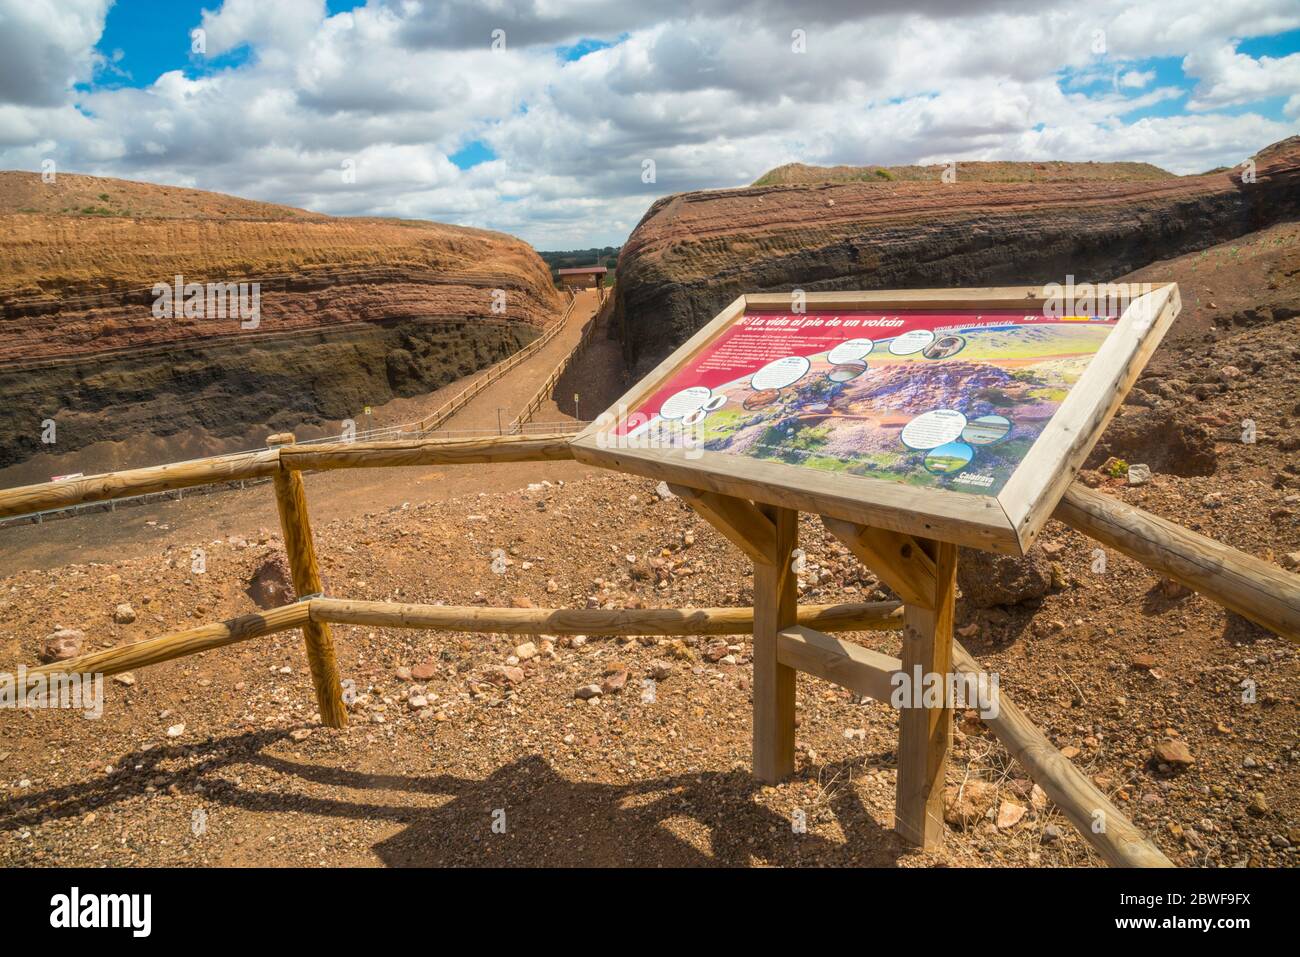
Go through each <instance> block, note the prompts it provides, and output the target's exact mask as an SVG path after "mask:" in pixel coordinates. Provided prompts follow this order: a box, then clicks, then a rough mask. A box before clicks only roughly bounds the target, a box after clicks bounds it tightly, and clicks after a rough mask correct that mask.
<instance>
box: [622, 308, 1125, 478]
mask: <svg viewBox="0 0 1300 957" xmlns="http://www.w3.org/2000/svg"><path fill="white" fill-rule="evenodd" d="M1117 318H1118V317H1117V316H1113V315H1102V316H1065V317H1061V318H1050V317H1046V316H1043V315H1041V314H1039V315H1026V314H1025V313H1024V312H1023V310H1022V311H1019V312H1016V311H1010V310H997V311H986V312H973V311H972V312H965V311H952V310H949V311H938V310H927V311H914V312H890V313H866V312H859V313H850V314H830V313H826V314H821V313H810V314H807V315H792V314H780V313H762V312H746V313H745V315H743V316H742V317H741V318H740V319H739V320H737V321H736V322H735V323H734V324H732V325H731V326H730V327H729V328H728V329H727V330H726V331H725V332H723V333H722V334H721V335H720V336H718V337H717V339H715V340H714V341H713V342H712V343H710V344H709V345H708V347H707V348H705V349H703V350H701V351H700V352H699V353H697V354H696V355H695V356H693V357H692V358H691V359H690V361H688V362H687V363H686V364H685V365H684V366H683V367H682V368H681V369H679V370H678V371H677V372H676V373H675V374H674V375H672V376H671V377H670V378H669V379H668V380H667V381H666V382H664V383H663V384H662V385H661V386H660V387H659V388H657V389H655V390H654V391H653V392H651V394H650V395H648V396H647V397H646V398H645V400H644V401H642V402H641V403H640V404H639V405H637V406H636V407H634V408H633V409H632V410H631V413H632V414H631V415H630V416H628V417H627V418H626V419H625V420H624V421H623V422H622V423H619V424H618V425H617V426H616V430H615V431H616V434H619V435H630V434H633V433H634V432H637V431H640V432H646V431H653V430H655V429H656V426H657V425H659V423H660V422H661V421H662V420H672V421H680V422H681V423H682V425H683V426H687V427H691V428H682V429H676V430H671V429H670V430H664V431H663V432H662V434H664V435H666V436H668V439H669V441H676V442H678V443H682V444H685V443H687V442H696V443H698V444H699V446H700V447H701V448H703V449H705V450H707V451H710V452H719V453H724V454H727V455H733V456H745V457H750V458H755V459H767V460H771V461H775V462H783V463H786V464H789V465H797V466H801V467H803V468H808V469H816V470H818V471H823V472H836V473H845V474H850V475H864V476H871V477H874V478H880V479H887V480H893V481H898V482H905V483H908V484H911V485H918V486H928V487H938V488H946V489H952V490H955V491H966V492H975V493H980V494H986V495H987V494H995V493H996V492H998V491H999V490H1000V489H1001V488H1002V487H1003V486H1004V485H1005V484H1006V482H1007V479H1008V478H1009V477H1010V475H1011V473H1012V472H1013V471H1014V470H1015V468H1016V466H1017V465H1018V464H1019V463H1020V462H1021V461H1022V460H1023V459H1024V457H1025V454H1026V453H1027V452H1028V450H1029V448H1030V446H1031V445H1033V443H1034V440H1035V439H1037V438H1038V436H1039V435H1040V434H1041V433H1042V431H1043V429H1044V427H1045V426H1046V425H1047V423H1048V422H1049V421H1050V420H1051V418H1052V416H1053V415H1054V414H1055V413H1056V410H1057V409H1058V408H1059V407H1060V404H1061V402H1062V401H1063V400H1064V399H1065V396H1066V395H1067V394H1068V393H1069V391H1070V389H1071V388H1072V387H1073V386H1074V384H1075V383H1076V382H1077V381H1078V379H1079V376H1080V375H1081V374H1082V372H1083V370H1084V368H1086V366H1087V364H1088V361H1089V360H1090V359H1091V358H1092V357H1093V356H1094V355H1095V354H1096V352H1097V351H1098V349H1100V348H1101V345H1102V343H1104V342H1105V341H1106V338H1107V336H1108V335H1109V334H1110V332H1111V330H1112V329H1114V327H1115V324H1116V321H1117Z"/></svg>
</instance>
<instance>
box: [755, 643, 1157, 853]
mask: <svg viewBox="0 0 1300 957" xmlns="http://www.w3.org/2000/svg"><path fill="white" fill-rule="evenodd" d="M777 660H778V661H780V662H781V663H782V664H783V665H786V666H788V667H791V668H795V669H797V670H799V671H804V672H807V673H808V674H812V675H815V676H817V677H819V678H823V679H825V680H827V681H831V682H833V683H835V684H838V685H840V686H842V687H845V688H848V689H849V690H850V691H853V692H855V693H857V694H860V695H865V696H867V697H870V698H873V699H875V700H877V701H882V702H884V703H886V704H888V703H889V700H890V694H891V692H892V690H893V679H894V675H895V674H896V673H898V672H899V671H900V670H901V669H902V667H903V663H902V661H900V660H899V659H898V658H894V657H891V656H890V655H886V654H884V653H882V652H878V651H873V650H872V649H870V648H864V647H862V646H861V645H855V644H852V643H851V642H846V641H840V640H838V639H836V638H832V637H831V636H830V635H825V634H819V633H818V632H816V631H812V630H810V629H808V628H789V629H786V630H785V631H783V632H781V634H780V635H779V637H778V645H777ZM953 667H954V669H955V670H956V671H957V672H958V673H960V674H969V675H973V676H977V677H978V676H979V675H980V674H981V673H982V672H983V669H982V668H980V666H979V663H978V662H976V661H975V659H974V658H972V657H971V655H970V653H969V652H968V651H966V649H965V648H963V647H962V646H961V645H960V644H959V643H956V642H954V643H953ZM997 702H998V708H997V714H996V715H994V714H992V713H989V714H988V715H984V714H981V715H980V718H981V720H982V721H983V722H984V723H985V724H986V725H987V726H988V728H989V730H990V731H992V732H993V736H994V737H996V738H997V739H998V741H1000V742H1001V743H1002V746H1003V747H1005V748H1006V749H1007V751H1009V752H1010V753H1011V755H1012V756H1013V757H1014V758H1015V759H1016V760H1017V761H1019V762H1020V765H1021V766H1022V767H1023V768H1024V769H1025V770H1026V771H1028V772H1029V777H1030V778H1031V779H1032V780H1033V781H1034V782H1035V783H1036V784H1038V786H1039V787H1041V788H1042V789H1043V791H1044V792H1046V794H1047V796H1048V797H1049V798H1051V800H1052V802H1053V803H1054V804H1055V805H1056V806H1057V807H1059V808H1060V809H1061V813H1063V814H1064V815H1065V816H1066V818H1067V819H1068V820H1069V821H1070V823H1072V824H1073V825H1074V826H1075V828H1076V829H1077V830H1078V831H1079V833H1080V834H1081V835H1082V836H1083V838H1084V840H1086V841H1087V842H1088V843H1089V844H1090V845H1092V847H1093V849H1094V850H1096V852H1097V853H1098V854H1100V855H1101V857H1102V858H1103V859H1104V860H1105V861H1106V862H1107V863H1108V864H1110V865H1112V866H1114V867H1173V866H1174V865H1173V863H1172V862H1171V861H1170V860H1169V859H1168V858H1167V857H1165V855H1164V854H1162V853H1161V852H1160V850H1159V849H1158V848H1157V847H1156V846H1155V845H1154V844H1152V843H1151V842H1150V841H1148V840H1147V839H1146V837H1144V836H1143V834H1142V832H1141V831H1139V830H1138V829H1137V828H1136V827H1134V826H1133V824H1132V823H1131V822H1130V821H1129V820H1128V818H1126V817H1125V816H1124V815H1123V814H1122V813H1121V812H1120V811H1119V809H1118V808H1116V807H1115V806H1114V805H1113V804H1111V802H1110V801H1109V799H1107V797H1106V795H1105V794H1103V793H1102V792H1101V791H1100V789H1098V788H1097V786H1096V785H1095V784H1093V783H1092V782H1091V781H1090V780H1088V778H1087V776H1086V775H1084V774H1083V772H1082V771H1080V770H1079V769H1078V768H1076V767H1075V766H1074V765H1073V764H1072V763H1071V762H1070V760H1069V758H1067V757H1065V755H1063V754H1061V752H1060V751H1058V750H1057V749H1056V748H1055V747H1054V746H1053V745H1052V743H1051V742H1050V741H1048V740H1047V737H1046V736H1045V735H1044V734H1043V732H1042V731H1040V730H1038V728H1037V727H1036V726H1035V725H1034V723H1033V722H1032V721H1030V720H1029V718H1028V717H1027V716H1026V715H1025V713H1024V712H1023V711H1021V710H1020V709H1019V708H1017V707H1016V706H1015V705H1014V704H1012V703H1011V701H1009V700H1008V699H1007V696H1006V694H1005V693H1003V692H1002V690H1001V688H1000V687H999V689H998V697H997Z"/></svg>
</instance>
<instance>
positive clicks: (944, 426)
mask: <svg viewBox="0 0 1300 957" xmlns="http://www.w3.org/2000/svg"><path fill="white" fill-rule="evenodd" d="M964 428H966V416H964V415H962V414H961V413H960V412H958V411H957V410H956V409H932V410H931V411H929V412H922V413H921V414H920V415H918V416H917V417H916V418H915V419H913V420H912V421H911V422H909V423H907V425H905V426H903V431H902V432H901V433H899V438H900V439H902V441H903V444H904V445H906V446H907V447H908V448H909V449H916V450H917V451H920V452H923V451H925V450H927V449H933V448H938V447H939V446H940V445H946V444H947V443H949V442H955V441H956V440H957V437H958V436H960V435H961V430H962V429H964Z"/></svg>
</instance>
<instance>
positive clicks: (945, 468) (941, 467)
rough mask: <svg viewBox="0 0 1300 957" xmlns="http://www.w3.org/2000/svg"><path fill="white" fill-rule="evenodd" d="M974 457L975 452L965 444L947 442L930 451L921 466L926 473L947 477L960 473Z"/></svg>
mask: <svg viewBox="0 0 1300 957" xmlns="http://www.w3.org/2000/svg"><path fill="white" fill-rule="evenodd" d="M974 457H975V450H974V449H972V448H971V447H970V446H969V445H967V444H966V443H965V442H948V443H945V444H944V445H939V446H936V447H935V448H933V449H931V450H930V451H929V453H928V454H927V455H926V457H925V460H924V461H923V463H922V464H923V465H924V466H925V470H926V471H927V472H934V473H935V474H936V475H948V474H950V473H952V472H960V471H961V470H962V469H964V468H965V467H966V466H968V465H970V460H971V459H972V458H974Z"/></svg>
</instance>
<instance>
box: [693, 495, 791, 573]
mask: <svg viewBox="0 0 1300 957" xmlns="http://www.w3.org/2000/svg"><path fill="white" fill-rule="evenodd" d="M668 488H669V490H670V491H672V493H673V494H674V495H676V496H677V497H678V498H680V499H681V500H682V501H683V502H685V503H686V504H687V505H689V506H690V507H691V508H692V509H694V510H695V512H696V513H698V514H699V516H700V517H701V518H703V519H704V520H705V521H707V522H708V523H709V524H710V525H712V526H713V527H714V528H716V529H717V530H718V531H719V532H721V533H722V534H723V535H724V536H726V538H727V540H728V541H730V542H731V543H732V544H733V545H735V546H736V547H737V548H739V549H740V550H741V551H742V552H744V553H745V554H746V555H748V556H749V557H750V558H751V559H752V560H753V561H755V562H759V563H766V562H770V561H772V556H773V555H774V554H775V553H776V549H777V541H776V526H775V525H774V524H773V523H772V520H771V519H770V518H769V517H768V516H767V515H765V514H763V512H762V511H760V510H759V508H758V507H757V506H756V505H754V504H753V503H752V502H750V501H748V500H746V499H743V498H734V497H732V496H730V495H721V494H719V493H717V492H706V491H704V490H702V489H696V488H687V487H686V486H685V485H669V486H668Z"/></svg>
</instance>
